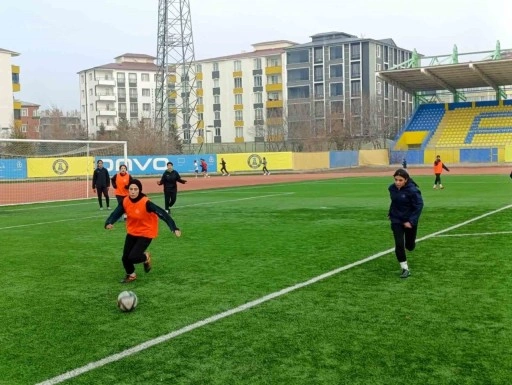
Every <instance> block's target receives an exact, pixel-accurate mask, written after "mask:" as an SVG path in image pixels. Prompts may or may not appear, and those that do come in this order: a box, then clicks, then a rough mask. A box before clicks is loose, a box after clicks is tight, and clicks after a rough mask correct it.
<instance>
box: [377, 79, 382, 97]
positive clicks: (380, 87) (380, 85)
mask: <svg viewBox="0 0 512 385" xmlns="http://www.w3.org/2000/svg"><path fill="white" fill-rule="evenodd" d="M380 94H382V83H381V82H377V95H380Z"/></svg>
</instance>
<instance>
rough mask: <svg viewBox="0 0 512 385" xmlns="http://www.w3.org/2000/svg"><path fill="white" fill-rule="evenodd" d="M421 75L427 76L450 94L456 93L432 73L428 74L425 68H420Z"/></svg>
mask: <svg viewBox="0 0 512 385" xmlns="http://www.w3.org/2000/svg"><path fill="white" fill-rule="evenodd" d="M421 73H422V74H424V75H426V76H428V77H429V78H430V79H432V80H433V81H434V82H436V83H437V84H439V85H440V86H441V87H443V88H444V89H446V90H448V91H450V92H451V93H452V94H455V93H457V90H456V89H455V88H453V87H452V86H451V85H449V84H448V83H446V82H445V81H444V80H443V79H441V78H439V77H438V76H436V75H434V74H433V73H432V72H430V71H429V70H428V69H427V68H422V69H421Z"/></svg>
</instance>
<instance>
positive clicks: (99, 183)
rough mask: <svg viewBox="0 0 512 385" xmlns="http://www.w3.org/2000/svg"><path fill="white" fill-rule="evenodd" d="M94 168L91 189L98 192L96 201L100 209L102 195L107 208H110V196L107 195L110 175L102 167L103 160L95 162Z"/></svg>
mask: <svg viewBox="0 0 512 385" xmlns="http://www.w3.org/2000/svg"><path fill="white" fill-rule="evenodd" d="M96 165H97V167H96V169H95V170H94V173H93V174H92V191H94V192H95V193H97V194H98V203H99V204H100V210H103V202H102V196H104V197H105V203H106V204H107V210H110V197H109V196H108V189H109V188H110V175H109V174H108V170H107V169H106V168H104V167H103V161H102V160H101V159H100V160H98V162H96Z"/></svg>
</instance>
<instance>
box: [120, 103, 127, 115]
mask: <svg viewBox="0 0 512 385" xmlns="http://www.w3.org/2000/svg"><path fill="white" fill-rule="evenodd" d="M119 112H120V113H123V114H126V103H119Z"/></svg>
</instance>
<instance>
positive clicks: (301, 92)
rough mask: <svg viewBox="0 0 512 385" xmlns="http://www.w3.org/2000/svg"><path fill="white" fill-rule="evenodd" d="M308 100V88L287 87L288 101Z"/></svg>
mask: <svg viewBox="0 0 512 385" xmlns="http://www.w3.org/2000/svg"><path fill="white" fill-rule="evenodd" d="M306 98H309V86H301V87H288V99H306Z"/></svg>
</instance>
